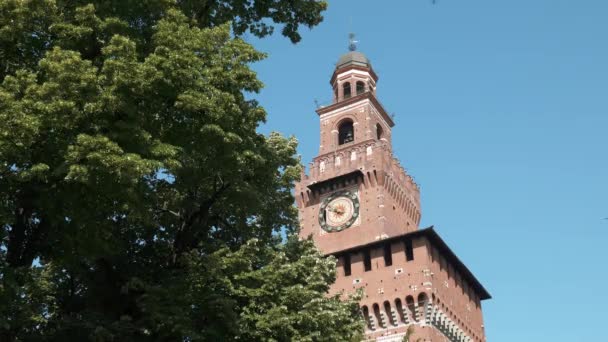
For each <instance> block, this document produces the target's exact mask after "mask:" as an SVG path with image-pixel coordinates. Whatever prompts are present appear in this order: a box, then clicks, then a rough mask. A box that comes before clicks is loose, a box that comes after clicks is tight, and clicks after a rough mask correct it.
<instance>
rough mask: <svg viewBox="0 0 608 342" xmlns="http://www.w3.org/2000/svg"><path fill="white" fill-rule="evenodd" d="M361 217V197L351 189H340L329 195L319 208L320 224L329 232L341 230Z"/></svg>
mask: <svg viewBox="0 0 608 342" xmlns="http://www.w3.org/2000/svg"><path fill="white" fill-rule="evenodd" d="M358 217H359V198H358V197H357V194H356V193H354V192H351V191H347V190H346V191H338V192H335V193H333V194H332V195H331V196H329V197H327V198H326V199H325V200H324V201H323V203H321V208H320V209H319V224H320V225H321V228H323V229H324V230H325V231H327V232H339V231H342V230H344V229H346V228H348V227H350V226H352V225H353V223H355V221H356V220H357V218H358Z"/></svg>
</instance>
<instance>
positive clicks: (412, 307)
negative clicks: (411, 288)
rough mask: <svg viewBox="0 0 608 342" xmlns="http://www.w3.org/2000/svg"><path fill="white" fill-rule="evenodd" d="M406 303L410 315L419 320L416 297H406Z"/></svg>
mask: <svg viewBox="0 0 608 342" xmlns="http://www.w3.org/2000/svg"><path fill="white" fill-rule="evenodd" d="M405 305H407V309H408V311H409V312H410V315H411V317H412V318H413V319H414V321H416V322H418V317H417V316H416V303H415V302H414V297H412V296H407V297H405Z"/></svg>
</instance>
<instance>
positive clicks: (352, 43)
mask: <svg viewBox="0 0 608 342" xmlns="http://www.w3.org/2000/svg"><path fill="white" fill-rule="evenodd" d="M358 42H359V41H357V40H355V34H354V33H352V32H351V33H349V34H348V49H349V50H350V51H355V50H357V43H358Z"/></svg>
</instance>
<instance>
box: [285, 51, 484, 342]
mask: <svg viewBox="0 0 608 342" xmlns="http://www.w3.org/2000/svg"><path fill="white" fill-rule="evenodd" d="M377 81H378V76H377V75H376V73H375V72H374V70H373V69H372V66H371V64H370V62H369V60H368V59H367V58H366V57H365V55H363V54H362V53H360V52H358V51H355V49H354V47H352V46H351V51H350V52H348V53H347V54H345V55H343V56H341V57H340V59H339V60H338V63H337V64H336V69H335V70H334V73H333V75H332V77H331V80H330V84H331V86H332V88H333V103H332V104H331V105H328V106H324V107H320V108H318V109H317V114H318V115H319V118H320V124H321V125H320V129H321V134H320V137H321V144H320V147H319V155H318V156H317V157H315V158H314V159H313V162H312V163H311V164H310V171H309V173H310V175H306V174H303V175H302V180H301V181H300V182H299V183H298V184H296V188H295V196H296V202H297V205H298V208H299V217H300V225H301V232H300V235H301V236H302V237H307V236H310V235H312V237H313V239H314V241H315V244H316V245H317V246H318V247H319V249H320V250H321V251H322V252H323V253H325V254H326V255H334V256H335V257H336V258H337V259H338V265H337V267H338V270H337V273H338V279H337V281H336V283H335V284H334V285H333V287H332V290H331V291H332V293H340V292H342V293H344V295H348V294H350V293H353V292H355V291H357V289H359V288H363V289H364V296H363V299H362V300H361V313H362V315H363V317H364V318H365V321H366V338H367V339H368V340H369V341H401V340H402V338H403V336H404V334H405V332H406V331H407V329H408V327H409V326H412V327H413V329H414V336H413V339H411V341H416V340H417V339H418V338H420V340H421V341H433V342H436V341H479V342H481V341H485V334H484V329H483V319H482V313H481V303H480V301H482V300H485V299H489V298H490V295H489V293H488V292H487V291H486V290H485V289H484V287H483V286H482V285H481V284H480V282H479V281H478V280H477V279H476V278H475V276H473V274H472V273H471V272H470V271H469V270H468V269H467V267H466V266H465V265H464V264H463V263H462V262H461V261H460V260H459V259H458V258H457V257H456V255H455V254H454V253H453V252H452V251H451V250H450V248H449V247H448V246H447V245H446V244H445V242H443V240H442V239H441V238H440V237H439V235H438V234H437V232H436V231H435V230H434V229H433V227H429V228H425V229H419V228H418V224H419V223H420V215H421V214H420V212H421V211H420V189H419V187H418V185H417V184H416V183H415V182H414V180H413V179H412V177H411V176H409V175H408V174H407V172H406V171H405V169H404V168H403V167H402V166H401V165H400V164H399V161H397V159H395V157H394V156H393V153H392V145H391V140H392V139H391V136H392V131H391V130H392V128H393V126H394V123H393V120H392V118H391V117H390V116H389V115H387V113H386V111H385V110H384V108H383V107H382V105H381V104H380V102H379V101H378V100H377V98H376V82H377Z"/></svg>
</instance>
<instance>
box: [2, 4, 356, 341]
mask: <svg viewBox="0 0 608 342" xmlns="http://www.w3.org/2000/svg"><path fill="white" fill-rule="evenodd" d="M324 9H325V3H323V2H316V1H310V0H299V1H288V0H278V1H273V2H269V1H255V2H253V1H242V0H241V1H237V0H232V1H229V0H225V1H220V0H216V1H194V0H145V1H142V0H104V1H84V0H72V1H68V0H4V1H2V2H0V189H1V190H2V191H0V225H1V229H0V303H1V304H0V340H2V341H20V340H28V341H30V340H61V341H69V340H74V341H81V340H93V341H147V340H155V341H156V340H168V341H174V340H184V341H185V340H191V341H194V340H199V341H204V340H234V339H241V340H252V341H255V340H265V341H272V340H275V341H287V340H303V341H325V340H327V341H329V340H336V339H342V338H346V339H350V338H351V337H352V338H353V339H356V338H358V337H357V336H358V334H359V332H360V331H361V327H360V323H359V320H358V318H357V316H358V315H357V309H356V305H355V303H354V302H353V301H346V302H341V301H339V300H338V298H334V297H327V296H326V292H327V289H328V285H327V284H328V283H330V282H332V281H333V280H334V273H333V272H334V271H333V267H334V263H333V261H332V260H330V259H324V258H322V257H321V255H319V254H318V252H317V251H315V249H314V247H313V246H312V245H311V243H310V242H309V241H304V242H298V241H297V240H293V239H291V240H290V241H289V242H288V243H287V244H281V243H280V241H279V240H280V238H279V237H278V236H279V235H278V233H279V232H280V231H281V229H287V232H288V233H289V234H293V233H294V232H295V230H296V227H297V221H296V212H295V209H294V207H293V197H292V195H291V188H292V185H293V182H294V181H295V180H296V179H297V177H298V176H299V173H300V164H299V160H298V158H297V157H296V156H295V152H296V143H297V142H296V140H295V139H294V138H284V137H282V136H281V135H280V134H278V133H272V134H270V135H269V136H264V135H262V134H259V133H257V132H256V129H257V127H258V125H259V124H260V123H261V122H263V121H264V120H265V116H266V114H265V111H264V109H263V108H262V107H260V106H259V105H258V103H257V102H256V101H253V100H247V99H246V98H245V96H244V92H257V91H258V90H259V89H260V88H261V87H262V84H261V83H260V81H259V80H257V78H256V75H255V73H254V72H253V71H252V70H251V69H250V68H249V67H248V65H249V64H250V63H252V62H255V61H258V60H260V59H262V58H263V57H264V55H263V54H262V53H260V52H258V51H256V50H255V49H254V48H253V47H252V46H250V45H249V44H247V43H245V42H244V41H243V40H241V39H240V38H238V35H240V34H242V33H244V32H246V31H249V32H251V33H253V34H255V35H258V36H265V35H267V34H270V33H271V31H272V27H273V26H272V24H271V21H274V22H275V23H277V24H279V25H282V26H283V29H282V32H283V34H284V35H285V36H287V37H289V38H290V39H291V40H292V41H294V42H295V41H298V40H299V39H300V36H299V34H298V32H297V30H298V27H299V25H301V24H303V25H306V26H309V27H310V26H314V25H316V24H318V23H319V22H320V20H321V19H322V17H321V15H320V13H321V12H322V11H323V10H324ZM233 34H235V35H236V36H233ZM338 334H340V335H338ZM338 336H342V337H338Z"/></svg>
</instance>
